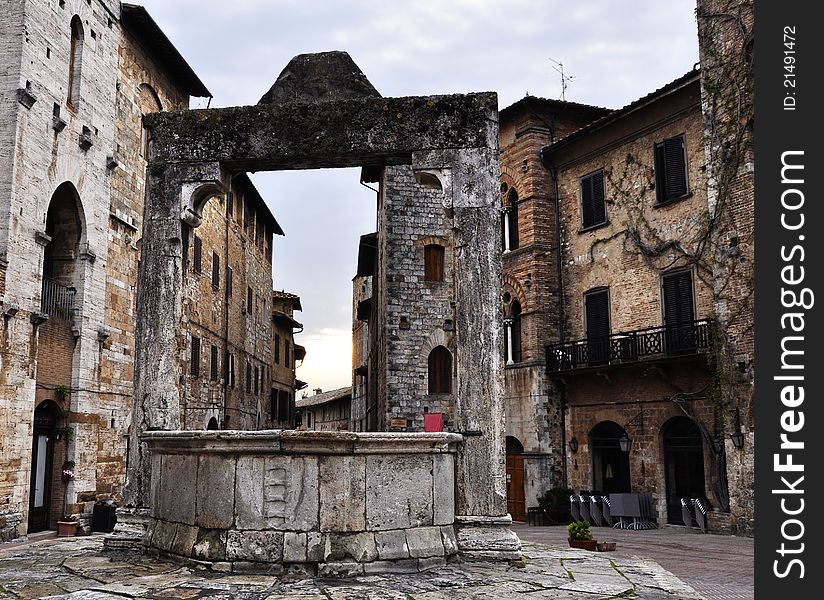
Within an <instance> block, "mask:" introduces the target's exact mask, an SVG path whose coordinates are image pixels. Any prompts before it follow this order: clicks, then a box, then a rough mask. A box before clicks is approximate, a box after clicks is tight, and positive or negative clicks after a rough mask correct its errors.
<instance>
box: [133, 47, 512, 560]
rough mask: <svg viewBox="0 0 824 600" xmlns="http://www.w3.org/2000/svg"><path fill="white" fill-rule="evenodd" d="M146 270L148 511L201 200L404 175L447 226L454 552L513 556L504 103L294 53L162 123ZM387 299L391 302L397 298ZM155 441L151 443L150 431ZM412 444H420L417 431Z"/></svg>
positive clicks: (143, 396) (170, 403)
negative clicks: (228, 102)
mask: <svg viewBox="0 0 824 600" xmlns="http://www.w3.org/2000/svg"><path fill="white" fill-rule="evenodd" d="M146 123H147V126H148V127H149V130H150V134H151V136H152V145H151V148H150V151H149V160H148V162H149V164H148V169H147V181H146V203H145V207H146V208H145V216H144V220H145V222H146V223H151V227H146V229H145V232H144V238H143V250H142V260H141V266H140V273H139V286H138V303H139V305H140V307H141V310H140V313H139V315H138V321H137V334H136V339H137V341H138V345H137V347H136V366H135V403H134V410H133V420H132V422H133V423H134V424H135V425H136V426H134V427H133V428H132V436H133V437H132V443H131V445H130V460H129V473H128V477H127V487H126V495H127V501H129V502H131V503H132V504H134V505H136V506H145V505H147V504H148V501H149V498H150V494H149V485H150V479H151V473H152V470H151V465H150V461H149V460H148V457H147V454H146V452H147V450H146V446H145V444H143V443H141V434H143V433H144V432H146V431H147V430H176V429H178V428H179V425H180V404H181V399H182V394H183V393H184V392H183V390H182V389H181V385H180V377H179V369H180V366H179V365H180V364H181V360H180V359H181V353H182V352H183V351H184V349H183V345H182V344H181V341H180V336H179V333H178V331H179V326H180V319H181V312H182V311H181V303H182V292H181V288H182V285H181V283H182V277H183V252H182V247H181V246H182V244H181V240H184V239H185V237H186V234H187V231H188V228H194V227H197V226H198V225H199V224H200V220H201V217H200V215H201V209H202V206H203V203H204V202H205V201H207V200H208V198H209V197H211V196H213V195H215V194H220V193H223V192H224V190H225V189H227V187H228V186H227V184H228V181H229V180H230V178H231V177H232V176H233V175H235V174H237V173H241V172H245V171H261V170H287V169H312V168H329V167H345V166H367V167H372V168H378V169H382V168H384V167H392V166H395V165H409V166H411V169H412V171H413V172H414V173H416V176H417V178H418V180H419V181H421V182H423V183H424V184H425V185H430V186H432V187H434V184H435V181H436V180H437V182H438V184H439V186H440V191H441V192H442V193H443V205H444V209H445V210H446V211H448V213H449V214H450V215H451V217H452V220H453V238H454V239H453V241H452V242H453V243H452V247H453V248H454V258H453V261H454V263H453V264H454V268H455V270H456V272H459V273H461V277H460V278H457V279H456V281H455V289H454V294H455V321H454V328H455V333H454V365H455V375H454V388H453V395H454V402H455V419H454V420H455V430H456V431H462V432H467V433H468V434H470V435H467V436H465V437H464V438H463V441H462V442H461V444H460V445H459V447H458V449H457V457H456V460H455V479H456V485H455V490H456V491H455V498H454V506H455V517H454V519H455V524H456V528H457V530H458V536H457V542H458V547H459V548H460V549H461V550H462V551H464V552H465V553H467V554H472V553H474V552H477V553H481V554H482V553H489V554H485V556H488V557H494V556H501V557H507V558H512V557H515V556H518V555H519V550H520V545H519V543H518V541H517V537H516V536H514V534H512V533H511V532H510V531H509V530H508V524H509V523H510V521H511V519H510V518H509V516H508V515H507V512H506V485H505V464H504V452H503V450H504V448H503V445H504V444H503V442H504V418H503V405H502V404H503V402H502V397H503V376H502V373H503V369H502V366H503V365H502V364H501V360H502V352H501V351H500V349H501V348H502V337H501V318H500V310H501V309H500V302H499V294H500V281H501V258H500V237H499V235H500V230H499V227H498V225H497V218H496V216H497V214H498V212H499V191H498V188H499V182H498V120H497V97H496V96H495V95H494V94H492V93H479V94H468V95H451V96H429V97H407V98H382V97H380V95H379V94H378V93H377V91H376V90H375V89H374V88H373V87H372V86H371V84H369V82H368V80H366V78H365V77H364V76H363V74H362V73H361V72H360V69H358V68H357V65H355V64H354V63H353V62H352V60H351V59H350V58H349V56H348V55H346V54H345V53H339V52H331V53H322V54H319V55H301V56H297V57H295V58H294V59H292V61H291V62H290V63H289V65H287V67H286V68H285V69H284V71H283V73H282V74H281V76H280V77H279V78H278V80H277V81H276V82H275V84H274V85H273V86H272V89H270V90H269V92H267V94H266V95H265V96H264V97H263V99H262V100H261V103H260V104H258V105H256V106H242V107H232V108H224V109H203V110H190V111H181V112H168V113H155V114H151V115H148V116H147V117H146ZM389 300H391V299H389ZM152 435H153V436H154V435H156V434H154V433H153V434H152ZM410 435H412V434H410Z"/></svg>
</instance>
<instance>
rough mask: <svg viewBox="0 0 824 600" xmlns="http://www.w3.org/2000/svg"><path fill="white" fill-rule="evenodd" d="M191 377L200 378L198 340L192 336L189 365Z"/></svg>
mask: <svg viewBox="0 0 824 600" xmlns="http://www.w3.org/2000/svg"><path fill="white" fill-rule="evenodd" d="M189 372H190V373H191V374H192V377H200V338H199V337H194V336H192V360H191V362H190V364H189Z"/></svg>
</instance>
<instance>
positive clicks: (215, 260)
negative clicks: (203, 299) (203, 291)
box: [212, 252, 220, 290]
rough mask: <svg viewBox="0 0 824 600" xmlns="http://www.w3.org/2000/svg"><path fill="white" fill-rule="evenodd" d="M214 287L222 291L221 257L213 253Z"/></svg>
mask: <svg viewBox="0 0 824 600" xmlns="http://www.w3.org/2000/svg"><path fill="white" fill-rule="evenodd" d="M212 287H213V288H214V289H216V290H217V289H220V257H219V256H218V255H217V252H212Z"/></svg>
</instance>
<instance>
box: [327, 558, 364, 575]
mask: <svg viewBox="0 0 824 600" xmlns="http://www.w3.org/2000/svg"><path fill="white" fill-rule="evenodd" d="M358 575H363V565H362V564H360V563H355V562H330V563H324V564H320V565H318V577H335V578H338V577H357V576H358Z"/></svg>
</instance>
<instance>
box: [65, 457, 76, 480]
mask: <svg viewBox="0 0 824 600" xmlns="http://www.w3.org/2000/svg"><path fill="white" fill-rule="evenodd" d="M72 479H74V461H73V460H67V461H64V462H63V480H64V481H71V480H72Z"/></svg>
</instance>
